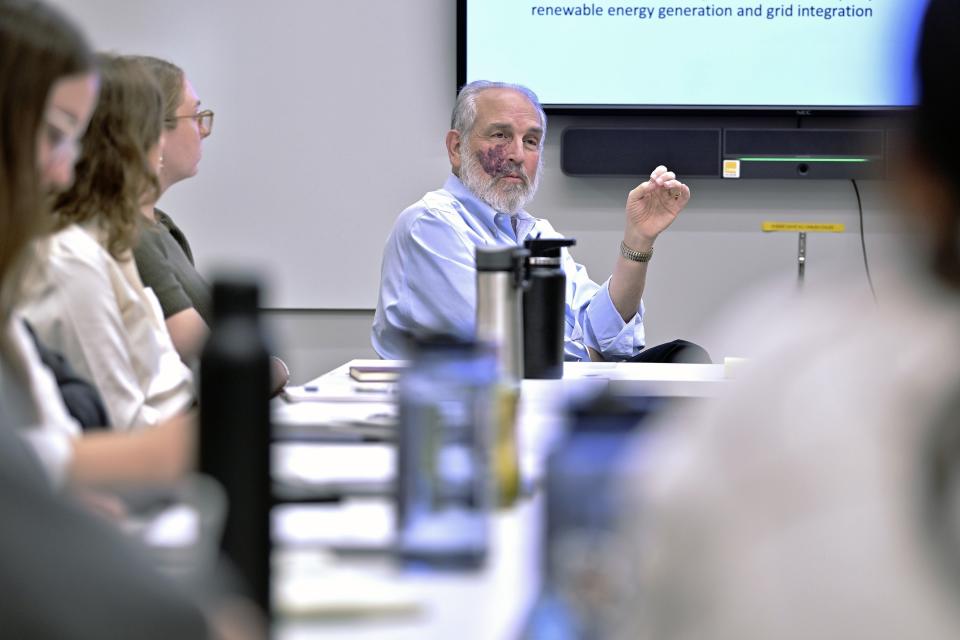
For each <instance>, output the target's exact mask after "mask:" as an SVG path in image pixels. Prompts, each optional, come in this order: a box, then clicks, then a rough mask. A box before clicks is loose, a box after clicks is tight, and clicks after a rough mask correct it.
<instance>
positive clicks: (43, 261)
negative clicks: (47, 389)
mask: <svg viewBox="0 0 960 640" xmlns="http://www.w3.org/2000/svg"><path fill="white" fill-rule="evenodd" d="M100 78H101V86H100V100H99V103H98V105H97V109H96V111H95V112H94V113H93V116H92V118H91V121H90V126H89V127H88V129H87V131H86V134H85V135H84V136H83V140H82V148H83V152H82V154H81V156H80V158H79V161H78V162H77V165H76V178H75V180H74V181H73V184H72V186H70V187H69V189H67V190H66V191H64V192H63V193H61V194H60V195H59V197H58V198H57V199H56V203H55V205H54V224H55V227H56V231H55V233H53V234H52V235H50V236H49V237H48V238H46V239H45V240H44V241H43V242H42V243H41V244H40V246H39V248H38V251H39V253H40V260H39V261H38V263H37V266H36V268H35V269H34V271H33V273H32V277H31V278H30V285H29V288H28V290H27V291H26V297H27V302H26V304H25V305H24V307H23V313H24V315H25V316H26V317H27V319H28V320H29V321H30V323H31V324H32V325H33V326H34V328H35V329H36V332H37V334H38V335H39V337H40V339H41V340H42V341H43V342H44V343H45V344H47V345H48V346H50V347H52V348H54V349H56V350H58V351H60V352H61V353H63V354H64V356H65V357H66V358H67V359H68V360H69V361H70V363H71V364H72V365H73V367H74V368H75V369H76V370H77V371H78V372H79V373H80V374H81V375H83V376H84V377H86V378H87V379H88V380H90V381H91V382H92V383H93V384H94V385H95V386H96V387H97V389H98V390H99V391H100V394H101V396H102V397H103V399H104V403H105V405H106V408H107V413H108V415H109V417H110V422H111V426H112V427H113V428H114V429H120V430H128V429H133V428H137V427H142V426H148V425H155V424H158V423H160V422H162V421H163V420H166V419H169V418H172V417H174V416H176V415H178V414H181V413H183V412H184V411H186V410H187V409H189V408H190V407H191V406H192V404H193V402H194V389H193V381H192V377H191V373H190V371H189V369H188V368H187V367H186V366H185V365H184V364H183V362H182V361H181V360H180V357H179V355H178V354H177V352H176V350H175V349H174V347H173V344H172V342H171V340H170V335H169V333H168V332H167V330H166V327H165V325H164V321H163V316H162V314H161V312H160V309H159V305H158V303H157V300H156V297H155V296H154V294H153V292H152V291H150V290H149V289H147V288H145V287H144V286H143V284H142V282H141V280H140V276H139V274H138V272H137V268H136V264H135V262H134V260H133V257H132V253H131V248H132V247H133V246H134V245H135V244H136V242H137V236H138V233H139V223H138V217H139V216H140V212H139V211H140V206H141V203H142V202H143V201H145V200H150V199H155V198H156V194H157V193H158V191H159V184H158V181H157V172H158V170H159V167H160V157H161V144H162V141H161V134H162V130H163V124H162V118H163V97H162V95H161V93H160V90H159V88H158V87H157V86H156V84H155V82H154V80H153V78H152V76H151V75H150V73H149V72H148V71H147V70H146V69H145V68H144V67H143V65H141V64H140V63H138V62H137V61H135V60H132V59H128V58H118V57H112V56H103V57H102V58H101V60H100Z"/></svg>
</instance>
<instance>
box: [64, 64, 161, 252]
mask: <svg viewBox="0 0 960 640" xmlns="http://www.w3.org/2000/svg"><path fill="white" fill-rule="evenodd" d="M98 59H99V66H100V100H99V102H98V103H97V108H96V110H95V111H94V112H93V116H92V118H91V119H90V125H89V126H88V127H87V132H86V134H85V135H84V136H83V141H82V144H83V152H82V153H81V155H80V159H79V161H78V162H77V166H76V178H75V179H74V182H73V186H72V187H71V188H70V189H69V190H68V191H65V192H64V193H62V194H60V196H59V197H58V198H57V201H56V203H55V205H54V217H55V220H56V226H57V228H58V229H61V228H63V227H65V226H67V225H69V224H73V223H85V222H89V221H94V222H95V223H96V224H97V225H98V226H99V228H100V230H101V231H103V232H104V233H105V234H106V249H107V251H109V252H110V255H112V256H113V257H114V258H115V259H117V260H121V259H125V258H126V257H127V256H126V255H125V254H126V253H127V251H128V250H129V249H130V248H131V247H133V246H134V245H135V244H136V242H137V229H138V227H137V220H138V216H140V215H141V214H140V204H141V202H143V200H144V198H151V197H155V196H156V195H157V194H158V193H159V189H160V185H159V183H158V182H157V176H156V173H155V172H154V170H153V167H151V166H150V162H149V157H148V154H149V152H150V150H151V149H152V148H153V147H154V146H155V145H156V144H157V143H158V142H159V140H160V133H161V131H162V127H163V95H162V94H161V92H160V88H159V87H158V86H157V84H156V82H155V81H154V80H153V76H152V75H151V74H150V72H149V71H147V69H146V68H145V67H144V66H143V65H142V64H141V63H139V62H137V61H136V60H134V59H132V58H129V57H126V58H125V57H117V56H111V55H100V56H98Z"/></svg>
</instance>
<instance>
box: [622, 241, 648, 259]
mask: <svg viewBox="0 0 960 640" xmlns="http://www.w3.org/2000/svg"><path fill="white" fill-rule="evenodd" d="M620 255H622V256H623V257H624V258H626V259H627V260H633V261H634V262H650V258H652V257H653V247H650V249H649V250H647V251H636V250H634V249H631V248H630V247H628V246H627V244H626V243H625V242H623V241H621V242H620Z"/></svg>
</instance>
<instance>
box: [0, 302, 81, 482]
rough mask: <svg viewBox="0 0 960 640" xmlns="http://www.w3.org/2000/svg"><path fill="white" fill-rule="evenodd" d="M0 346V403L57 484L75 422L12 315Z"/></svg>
mask: <svg viewBox="0 0 960 640" xmlns="http://www.w3.org/2000/svg"><path fill="white" fill-rule="evenodd" d="M2 339H3V340H4V341H5V342H6V344H5V345H4V349H3V350H2V351H0V402H2V406H3V412H4V414H5V417H6V419H7V420H9V421H10V424H11V425H13V426H14V427H15V428H16V430H17V433H19V434H20V435H21V436H22V437H23V438H24V439H25V440H26V441H27V442H28V443H29V444H30V446H31V447H32V448H33V449H34V451H35V452H36V454H37V457H38V458H39V459H40V463H41V464H42V465H43V467H44V469H45V470H46V471H47V474H48V475H49V476H50V478H51V480H52V481H53V484H54V485H56V486H59V485H61V484H62V483H63V481H64V479H65V477H66V470H67V467H68V465H69V464H70V460H71V457H72V455H73V443H72V440H73V438H75V437H77V436H78V435H79V434H80V425H79V424H77V422H76V421H75V420H74V419H73V418H72V417H70V414H69V413H67V408H66V406H64V404H63V398H62V397H61V395H60V390H59V389H58V388H57V382H56V380H54V378H53V374H52V373H51V372H50V370H49V369H48V368H47V367H46V366H45V365H44V364H43V363H42V362H41V361H40V356H39V354H38V353H37V349H36V346H35V345H34V344H33V339H32V338H31V337H30V334H29V333H27V330H26V329H25V328H24V326H23V320H22V318H18V317H16V316H14V317H13V318H12V319H11V320H10V323H9V324H8V325H7V326H6V327H5V328H4V335H3V338H2Z"/></svg>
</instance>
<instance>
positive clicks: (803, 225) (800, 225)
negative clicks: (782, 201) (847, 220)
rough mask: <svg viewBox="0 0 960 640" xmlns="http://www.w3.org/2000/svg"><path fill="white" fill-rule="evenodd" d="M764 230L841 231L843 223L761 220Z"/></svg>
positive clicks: (761, 226)
mask: <svg viewBox="0 0 960 640" xmlns="http://www.w3.org/2000/svg"><path fill="white" fill-rule="evenodd" d="M760 228H761V229H763V230H764V231H814V232H820V233H843V230H844V229H845V227H844V225H843V224H840V223H830V222H769V221H767V222H763V223H761V224H760Z"/></svg>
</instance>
